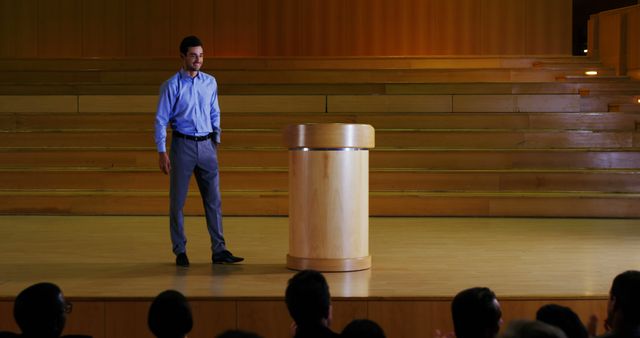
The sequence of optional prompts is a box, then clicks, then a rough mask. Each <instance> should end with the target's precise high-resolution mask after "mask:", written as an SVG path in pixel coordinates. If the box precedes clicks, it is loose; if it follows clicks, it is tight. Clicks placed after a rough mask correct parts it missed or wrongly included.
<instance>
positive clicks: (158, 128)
mask: <svg viewBox="0 0 640 338" xmlns="http://www.w3.org/2000/svg"><path fill="white" fill-rule="evenodd" d="M174 97H175V93H174V92H173V90H172V88H171V86H170V81H167V82H165V83H164V84H163V85H162V87H160V96H159V98H158V108H157V110H156V122H155V141H156V148H157V149H158V152H159V153H164V152H166V151H167V145H166V143H167V124H169V119H170V117H171V111H172V109H173V103H174V102H175V100H174Z"/></svg>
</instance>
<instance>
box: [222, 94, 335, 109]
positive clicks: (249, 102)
mask: <svg viewBox="0 0 640 338" xmlns="http://www.w3.org/2000/svg"><path fill="white" fill-rule="evenodd" d="M325 105H326V100H325V96H322V95H250V96H249V95H227V96H221V97H220V110H221V111H222V112H223V113H224V112H234V113H262V112H271V113H276V112H279V113H294V112H296V113H300V112H308V113H322V112H324V111H325V109H326V108H325Z"/></svg>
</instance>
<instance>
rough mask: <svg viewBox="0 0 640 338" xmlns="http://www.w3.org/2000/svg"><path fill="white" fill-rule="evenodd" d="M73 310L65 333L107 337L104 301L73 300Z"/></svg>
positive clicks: (100, 337)
mask: <svg viewBox="0 0 640 338" xmlns="http://www.w3.org/2000/svg"><path fill="white" fill-rule="evenodd" d="M71 302H72V303H73V311H72V312H71V313H70V314H69V315H68V316H67V322H66V324H65V327H64V334H85V335H90V336H92V337H93V338H105V325H104V315H105V305H104V302H94V301H73V300H72V301H71Z"/></svg>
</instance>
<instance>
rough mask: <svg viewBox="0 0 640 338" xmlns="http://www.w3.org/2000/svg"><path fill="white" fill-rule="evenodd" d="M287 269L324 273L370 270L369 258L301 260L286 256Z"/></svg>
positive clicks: (301, 258) (300, 258)
mask: <svg viewBox="0 0 640 338" xmlns="http://www.w3.org/2000/svg"><path fill="white" fill-rule="evenodd" d="M287 268H289V269H292V270H306V269H313V270H318V271H326V272H346V271H358V270H366V269H369V268H371V256H366V257H358V258H303V257H293V256H289V255H287Z"/></svg>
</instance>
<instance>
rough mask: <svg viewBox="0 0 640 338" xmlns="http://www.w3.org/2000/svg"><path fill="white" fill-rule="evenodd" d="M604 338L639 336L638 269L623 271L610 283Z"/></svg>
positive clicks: (639, 275)
mask: <svg viewBox="0 0 640 338" xmlns="http://www.w3.org/2000/svg"><path fill="white" fill-rule="evenodd" d="M605 323H606V328H607V330H608V332H607V333H606V334H605V335H604V336H603V337H606V338H632V337H633V338H637V337H640V271H635V270H630V271H625V272H623V273H621V274H619V275H618V276H616V278H614V280H613V283H612V284H611V291H609V304H608V306H607V319H606V321H605Z"/></svg>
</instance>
